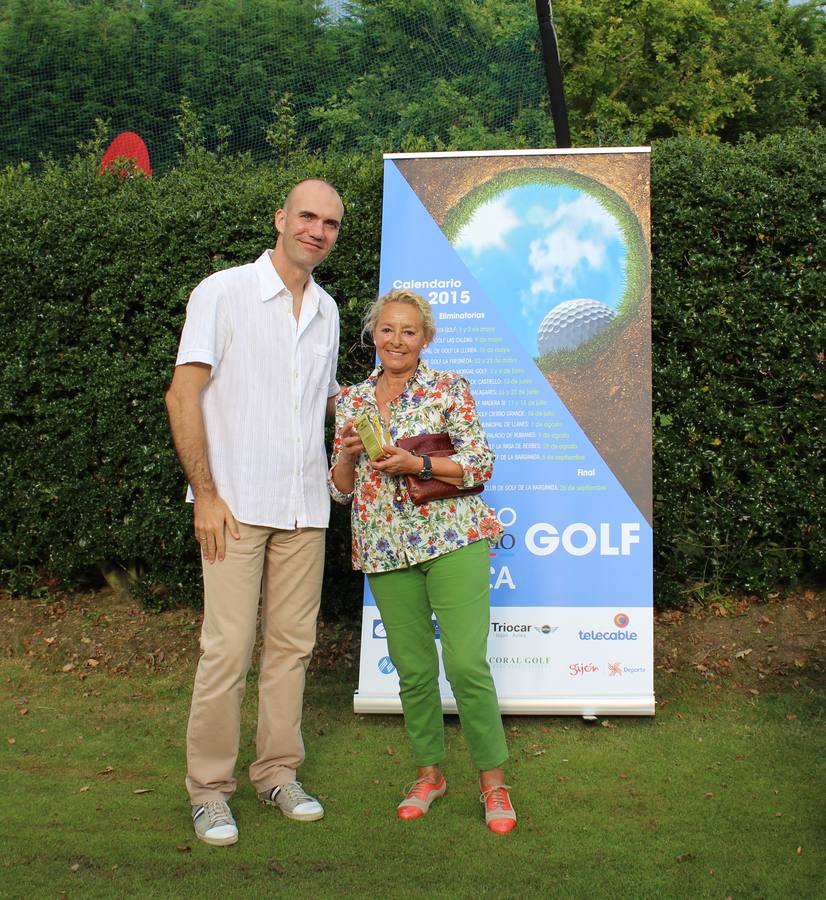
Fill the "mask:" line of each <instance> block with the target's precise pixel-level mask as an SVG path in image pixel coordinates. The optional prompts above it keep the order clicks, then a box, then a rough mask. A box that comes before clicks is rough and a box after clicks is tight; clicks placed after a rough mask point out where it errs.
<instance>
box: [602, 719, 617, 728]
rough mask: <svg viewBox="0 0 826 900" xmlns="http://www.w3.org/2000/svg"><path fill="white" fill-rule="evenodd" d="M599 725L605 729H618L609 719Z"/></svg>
mask: <svg viewBox="0 0 826 900" xmlns="http://www.w3.org/2000/svg"><path fill="white" fill-rule="evenodd" d="M599 724H600V725H602V727H603V728H616V727H617V726H616V725H614V723H613V722H609V721H608V720H607V719H606V720H605V721H604V722H600V723H599Z"/></svg>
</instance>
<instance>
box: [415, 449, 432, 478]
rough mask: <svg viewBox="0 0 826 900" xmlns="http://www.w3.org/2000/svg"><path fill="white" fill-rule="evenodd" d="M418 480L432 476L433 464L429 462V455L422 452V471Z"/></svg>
mask: <svg viewBox="0 0 826 900" xmlns="http://www.w3.org/2000/svg"><path fill="white" fill-rule="evenodd" d="M417 477H418V478H419V480H420V481H430V479H431V478H432V477H433V466H432V465H431V463H430V457H429V456H425V454H424V453H422V471H421V472H419V474H418V476H417Z"/></svg>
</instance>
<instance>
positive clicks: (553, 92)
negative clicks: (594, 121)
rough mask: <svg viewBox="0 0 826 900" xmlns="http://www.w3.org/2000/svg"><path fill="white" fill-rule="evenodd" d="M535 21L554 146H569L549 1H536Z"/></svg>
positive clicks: (557, 47) (557, 49) (559, 67)
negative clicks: (552, 123)
mask: <svg viewBox="0 0 826 900" xmlns="http://www.w3.org/2000/svg"><path fill="white" fill-rule="evenodd" d="M536 19H537V21H538V22H539V36H540V38H541V39H542V56H543V59H544V61H545V78H546V79H547V81H548V94H549V95H550V98H551V115H552V116H553V120H554V134H555V135H556V146H557V147H561V148H565V147H570V146H571V134H570V131H569V130H568V110H567V108H566V106H565V91H564V90H563V86H562V67H561V66H560V64H559V45H558V44H557V40H556V31H555V30H554V23H553V13H552V11H551V2H550V0H536Z"/></svg>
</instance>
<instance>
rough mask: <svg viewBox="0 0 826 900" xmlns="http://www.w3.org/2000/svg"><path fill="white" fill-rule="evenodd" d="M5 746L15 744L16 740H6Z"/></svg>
mask: <svg viewBox="0 0 826 900" xmlns="http://www.w3.org/2000/svg"><path fill="white" fill-rule="evenodd" d="M6 743H7V744H16V743H17V740H16V739H15V738H6Z"/></svg>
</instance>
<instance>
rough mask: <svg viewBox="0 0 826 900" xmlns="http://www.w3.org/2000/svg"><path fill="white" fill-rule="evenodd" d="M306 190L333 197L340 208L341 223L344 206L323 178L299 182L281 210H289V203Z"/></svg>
mask: <svg viewBox="0 0 826 900" xmlns="http://www.w3.org/2000/svg"><path fill="white" fill-rule="evenodd" d="M306 189H310V190H312V189H315V190H316V191H318V192H320V194H327V196H328V197H330V198H332V197H335V199H336V200H337V201H338V203H339V206H340V207H341V215H339V221H341V217H342V216H343V215H344V204H343V203H342V202H341V197H339V195H338V191H337V190H336V189H335V188H334V187H333V186H332V185H331V184H330V182H329V181H325V180H324V179H323V178H305V179H304V181H299V182H298V184H296V185H295V186H294V187H293V188H291V189H290V192H289V193H288V194H287V196H286V197H285V198H284V206H283V207H282V208H283V209H285V210H286V209H289V207H290V204H291V203H294V202H295V201H296V199H297V198H300V197H301V196H302V195H304V194H305V193H307V190H306Z"/></svg>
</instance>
